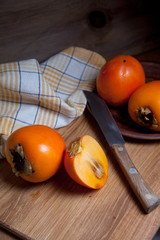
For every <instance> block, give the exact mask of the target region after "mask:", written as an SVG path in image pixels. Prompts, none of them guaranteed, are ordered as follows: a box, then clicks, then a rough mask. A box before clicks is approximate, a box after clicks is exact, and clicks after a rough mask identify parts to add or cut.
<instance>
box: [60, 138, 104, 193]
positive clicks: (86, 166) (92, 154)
mask: <svg viewBox="0 0 160 240" xmlns="http://www.w3.org/2000/svg"><path fill="white" fill-rule="evenodd" d="M64 166H65V169H66V171H67V173H68V174H69V176H70V177H71V178H72V179H73V180H74V181H75V182H77V183H79V184H81V185H83V186H85V187H88V188H92V189H99V188H101V187H103V186H104V185H105V183H106V182H107V178H108V160H107V157H106V155H105V152H104V151H103V149H102V147H101V146H100V144H99V143H98V142H97V141H96V140H95V139H94V138H93V137H91V136H89V135H84V136H82V137H80V138H79V139H78V140H76V141H74V142H72V143H71V144H70V145H69V147H68V148H67V150H66V153H65V157H64Z"/></svg>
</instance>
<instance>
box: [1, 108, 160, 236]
mask: <svg viewBox="0 0 160 240" xmlns="http://www.w3.org/2000/svg"><path fill="white" fill-rule="evenodd" d="M95 129H96V131H95ZM59 132H60V133H61V134H62V136H63V137H64V138H65V140H66V143H69V142H70V141H71V140H73V139H74V138H75V137H77V136H81V135H83V134H90V135H91V136H93V137H95V138H96V139H97V140H98V141H99V142H100V144H101V145H102V147H103V148H104V149H105V151H106V154H107V156H108V160H109V177H108V181H107V184H106V185H105V186H104V187H103V188H102V189H100V190H95V191H94V190H89V189H86V188H83V187H81V186H79V185H78V184H76V183H74V182H73V181H72V180H71V179H70V178H69V177H68V176H67V174H66V172H65V170H64V168H62V169H61V170H60V171H59V173H58V174H57V175H56V176H55V177H53V178H52V179H50V180H49V181H47V182H44V183H41V184H31V183H27V182H25V181H23V180H21V179H19V178H16V177H14V175H13V174H12V172H11V170H10V168H9V166H8V164H7V163H6V162H5V161H1V162H0V165H1V166H0V170H1V175H0V182H1V184H0V199H1V207H0V221H1V225H3V223H4V228H9V229H10V231H11V232H14V233H15V234H17V235H18V236H19V237H22V238H23V239H36V240H41V239H46V240H52V239H57V240H62V239H75V240H80V239H86V240H90V239H97V240H99V239H117V240H120V239H126V240H131V239H137V240H140V239H146V240H150V239H152V237H153V235H154V234H155V233H156V231H157V229H158V227H159V225H160V219H159V216H160V208H157V209H155V210H154V211H153V212H151V213H150V214H145V213H144V212H143V209H142V208H141V206H140V204H139V202H138V201H137V199H136V197H135V195H134V194H133V192H132V191H131V189H130V187H129V185H128V183H127V182H126V179H125V178H124V176H123V174H122V172H121V170H120V168H119V166H118V164H117V163H116V162H115V159H114V158H113V156H112V155H111V152H110V150H109V148H108V146H107V143H106V141H105V139H104V137H103V135H102V134H101V132H100V131H99V128H98V127H97V125H96V123H95V121H94V119H93V118H92V116H90V114H89V113H88V111H87V110H86V111H85V113H84V115H83V116H81V117H80V118H79V119H77V120H76V121H74V122H73V123H72V124H71V125H70V126H68V127H65V128H62V129H60V130H59ZM126 145H127V146H126V147H127V150H128V152H129V155H130V157H131V158H132V160H133V162H134V163H135V165H136V167H137V168H138V170H139V171H140V173H141V174H142V176H143V177H144V178H145V180H146V181H147V183H148V184H149V185H150V186H151V187H152V188H153V190H154V191H155V192H156V193H157V194H160V188H159V182H160V171H159V169H160V158H159V156H160V148H159V141H155V142H154V141H152V142H148V141H147V142H145V141H138V142H137V141H134V142H133V141H132V140H129V141H127V143H126ZM53 236H54V238H53Z"/></svg>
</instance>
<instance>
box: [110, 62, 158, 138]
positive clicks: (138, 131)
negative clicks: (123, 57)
mask: <svg viewBox="0 0 160 240" xmlns="http://www.w3.org/2000/svg"><path fill="white" fill-rule="evenodd" d="M141 64H142V66H143V68H144V71H145V74H146V81H147V82H150V81H153V80H160V64H159V63H153V62H141ZM110 110H111V112H112V115H113V117H114V119H115V121H116V123H117V125H118V127H119V129H120V132H121V134H122V135H123V136H126V137H130V138H135V139H145V140H158V139H159V140H160V132H159V133H158V132H153V131H151V130H148V129H146V128H143V127H141V126H139V125H138V124H136V123H134V122H133V121H132V119H131V118H130V117H129V114H128V111H127V106H125V107H121V108H110Z"/></svg>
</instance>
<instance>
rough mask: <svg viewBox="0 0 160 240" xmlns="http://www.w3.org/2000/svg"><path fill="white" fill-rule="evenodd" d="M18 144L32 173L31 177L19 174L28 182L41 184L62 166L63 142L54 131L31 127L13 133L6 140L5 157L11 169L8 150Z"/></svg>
mask: <svg viewBox="0 0 160 240" xmlns="http://www.w3.org/2000/svg"><path fill="white" fill-rule="evenodd" d="M18 144H21V145H22V147H23V151H24V155H25V158H26V159H27V161H28V162H29V163H30V164H31V166H32V168H33V170H34V172H33V173H32V175H31V176H29V177H28V176H25V174H24V173H22V174H20V177H22V178H23V179H24V180H26V181H29V182H43V181H45V180H48V179H49V178H51V177H52V176H53V175H55V174H56V173H57V171H58V170H59V168H60V167H61V165H62V162H63V157H64V152H65V141H64V139H63V138H62V136H61V135H60V134H59V133H58V132H57V131H56V130H54V129H52V128H50V127H47V126H44V125H31V126H26V127H22V128H20V129H18V130H16V131H14V132H13V133H12V134H11V135H10V136H9V137H8V139H7V141H6V145H5V155H6V159H7V161H8V163H9V164H10V165H11V167H12V168H13V167H14V165H15V164H14V163H11V161H10V150H11V149H14V148H15V147H16V146H17V145H18Z"/></svg>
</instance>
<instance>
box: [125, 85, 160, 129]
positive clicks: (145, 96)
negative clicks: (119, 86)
mask: <svg viewBox="0 0 160 240" xmlns="http://www.w3.org/2000/svg"><path fill="white" fill-rule="evenodd" d="M140 108H148V109H150V110H151V112H152V114H153V116H154V117H155V119H156V121H157V124H156V125H157V126H156V127H154V126H152V125H151V124H143V123H142V122H140V121H139V120H138V119H137V116H136V111H137V110H138V109H140ZM128 113H129V115H130V117H131V119H132V120H133V121H134V122H136V123H137V124H139V125H141V126H143V127H146V128H148V129H151V130H153V131H160V81H152V82H148V83H146V84H144V85H143V86H141V87H140V88H138V89H137V90H136V91H135V92H134V93H133V94H132V95H131V97H130V99H129V101H128Z"/></svg>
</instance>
